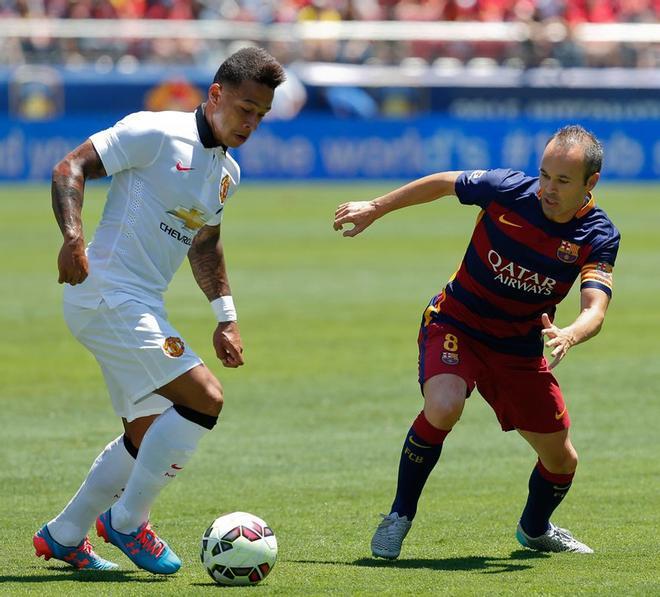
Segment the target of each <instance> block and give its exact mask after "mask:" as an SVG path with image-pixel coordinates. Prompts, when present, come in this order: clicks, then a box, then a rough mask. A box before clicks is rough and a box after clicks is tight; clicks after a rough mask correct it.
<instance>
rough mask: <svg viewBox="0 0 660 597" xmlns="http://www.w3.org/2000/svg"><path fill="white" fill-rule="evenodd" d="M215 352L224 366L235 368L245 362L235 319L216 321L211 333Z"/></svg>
mask: <svg viewBox="0 0 660 597" xmlns="http://www.w3.org/2000/svg"><path fill="white" fill-rule="evenodd" d="M213 346H214V348H215V354H216V356H217V357H218V359H220V362H221V363H222V364H223V365H224V366H225V367H231V368H232V369H235V368H236V367H240V366H241V365H243V363H244V362H245V361H244V360H243V342H242V340H241V334H240V332H239V331H238V324H237V323H236V322H235V321H224V322H220V323H218V327H217V328H216V329H215V332H214V333H213Z"/></svg>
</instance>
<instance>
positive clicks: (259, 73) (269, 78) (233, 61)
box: [213, 47, 286, 89]
mask: <svg viewBox="0 0 660 597" xmlns="http://www.w3.org/2000/svg"><path fill="white" fill-rule="evenodd" d="M285 79H286V74H285V73H284V68H282V65H281V64H280V63H279V62H278V61H277V60H275V58H273V57H272V56H271V55H270V54H269V53H268V52H266V50H264V49H263V48H257V47H249V48H242V49H241V50H238V52H234V53H233V54H232V55H231V56H229V58H227V59H226V60H225V61H224V62H223V63H222V64H221V65H220V68H219V69H218V71H217V72H216V73H215V77H213V82H214V83H221V84H222V83H227V84H229V85H232V86H238V85H240V84H241V83H242V82H243V81H256V82H257V83H261V84H262V85H267V86H268V87H270V88H271V89H275V88H276V87H277V86H278V85H280V83H283V82H284V80H285Z"/></svg>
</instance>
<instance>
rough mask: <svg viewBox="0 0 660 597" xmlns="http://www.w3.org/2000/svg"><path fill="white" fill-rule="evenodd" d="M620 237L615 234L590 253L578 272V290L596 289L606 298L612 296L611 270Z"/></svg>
mask: <svg viewBox="0 0 660 597" xmlns="http://www.w3.org/2000/svg"><path fill="white" fill-rule="evenodd" d="M619 239H620V236H619V234H618V232H616V233H615V234H614V235H613V236H612V237H611V238H610V239H609V240H608V241H607V242H606V243H604V244H603V245H602V246H601V247H599V248H598V249H596V250H594V251H592V253H591V255H590V256H589V259H588V262H587V263H585V264H584V265H583V266H582V270H581V271H580V290H582V289H584V288H598V290H602V291H603V292H604V293H605V294H607V295H608V296H610V297H611V296H612V288H613V274H612V272H613V270H614V262H615V261H616V255H617V252H618V250H619Z"/></svg>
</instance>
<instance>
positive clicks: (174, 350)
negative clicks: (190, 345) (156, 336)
mask: <svg viewBox="0 0 660 597" xmlns="http://www.w3.org/2000/svg"><path fill="white" fill-rule="evenodd" d="M185 349H186V345H185V344H184V343H183V340H181V338H177V337H176V336H169V337H168V338H165V341H164V342H163V352H164V353H165V354H166V355H167V356H168V357H172V358H173V359H176V358H177V357H180V356H181V355H182V354H183V351H184V350H185Z"/></svg>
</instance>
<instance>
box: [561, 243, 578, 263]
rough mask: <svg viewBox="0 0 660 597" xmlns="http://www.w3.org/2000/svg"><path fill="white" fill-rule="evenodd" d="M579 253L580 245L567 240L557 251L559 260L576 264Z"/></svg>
mask: <svg viewBox="0 0 660 597" xmlns="http://www.w3.org/2000/svg"><path fill="white" fill-rule="evenodd" d="M579 252H580V245H575V244H573V243H571V242H569V241H567V240H563V241H561V244H560V245H559V248H558V249H557V259H559V260H560V261H563V262H564V263H575V262H576V261H577V258H578V253H579Z"/></svg>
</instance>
